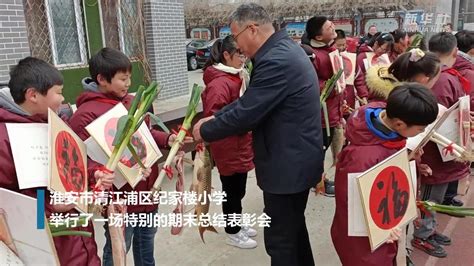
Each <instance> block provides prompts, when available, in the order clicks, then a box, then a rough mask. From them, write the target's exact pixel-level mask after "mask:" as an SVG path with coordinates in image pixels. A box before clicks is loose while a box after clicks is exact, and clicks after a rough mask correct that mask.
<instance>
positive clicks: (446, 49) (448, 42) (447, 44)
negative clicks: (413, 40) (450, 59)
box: [428, 32, 457, 55]
mask: <svg viewBox="0 0 474 266" xmlns="http://www.w3.org/2000/svg"><path fill="white" fill-rule="evenodd" d="M456 46H457V41H456V37H454V35H453V34H451V33H449V32H440V33H438V34H435V35H433V37H431V38H430V41H429V42H428V48H429V49H430V51H431V52H434V53H438V54H441V55H448V54H449V53H451V52H452V51H453V49H454V48H456Z"/></svg>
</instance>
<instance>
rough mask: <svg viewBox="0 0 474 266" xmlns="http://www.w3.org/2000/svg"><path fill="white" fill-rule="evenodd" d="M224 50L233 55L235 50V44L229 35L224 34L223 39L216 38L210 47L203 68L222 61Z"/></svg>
mask: <svg viewBox="0 0 474 266" xmlns="http://www.w3.org/2000/svg"><path fill="white" fill-rule="evenodd" d="M224 52H228V53H229V54H230V55H233V54H235V53H236V52H237V44H236V43H235V41H234V38H232V36H231V35H228V36H226V37H225V38H224V39H217V40H216V41H215V42H214V44H213V45H212V47H211V56H210V57H209V59H207V62H206V64H204V67H203V69H204V70H205V69H206V68H207V67H209V66H212V65H214V64H218V63H224Z"/></svg>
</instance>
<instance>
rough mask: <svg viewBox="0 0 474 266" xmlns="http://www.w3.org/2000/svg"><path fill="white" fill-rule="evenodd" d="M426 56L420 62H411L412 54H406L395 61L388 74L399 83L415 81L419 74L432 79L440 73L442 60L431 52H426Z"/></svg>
mask: <svg viewBox="0 0 474 266" xmlns="http://www.w3.org/2000/svg"><path fill="white" fill-rule="evenodd" d="M424 53H425V55H424V56H423V57H422V58H420V59H419V60H418V61H416V62H413V61H410V57H411V52H406V53H403V54H401V55H400V56H398V57H397V59H395V61H393V63H392V64H391V65H390V67H389V68H388V72H389V73H390V74H392V75H393V76H395V78H397V79H398V80H399V81H413V80H412V79H413V78H414V77H415V76H416V75H418V74H424V75H425V76H427V77H429V78H430V79H432V78H433V77H435V76H436V75H438V73H439V71H440V60H439V58H438V56H437V55H436V54H434V53H431V52H424Z"/></svg>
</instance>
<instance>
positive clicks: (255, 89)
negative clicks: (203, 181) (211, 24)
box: [193, 4, 323, 265]
mask: <svg viewBox="0 0 474 266" xmlns="http://www.w3.org/2000/svg"><path fill="white" fill-rule="evenodd" d="M230 28H231V32H232V36H233V37H234V39H235V41H236V43H237V46H238V47H239V50H240V52H241V53H243V54H244V55H246V56H247V57H249V58H252V61H253V66H254V67H253V71H252V73H251V80H250V84H249V87H248V89H247V91H246V92H245V94H244V95H243V96H242V97H241V98H240V99H239V100H237V101H235V102H234V103H232V104H230V105H228V106H226V107H225V108H223V109H222V110H221V111H220V112H218V113H216V115H215V117H214V116H211V117H208V118H204V119H201V120H200V121H198V122H197V123H196V125H195V126H194V129H193V135H194V137H195V139H196V140H198V141H199V140H201V139H202V140H204V141H206V142H212V141H216V140H219V139H222V138H225V137H228V136H231V135H239V134H243V133H245V132H248V131H252V132H253V148H254V153H255V158H254V162H255V171H256V175H257V184H258V186H259V187H260V188H261V189H262V190H263V197H264V204H265V209H264V212H265V213H266V214H267V215H268V216H270V217H271V224H270V227H266V228H265V229H264V238H265V248H266V250H267V253H268V254H269V255H270V256H271V260H272V265H314V260H313V255H312V251H311V245H310V242H309V237H308V231H307V229H306V222H305V216H304V211H305V208H306V204H307V200H308V194H309V189H310V188H311V187H314V186H316V184H317V183H318V182H319V181H320V179H321V175H322V172H323V158H322V156H323V148H322V131H321V120H320V119H321V116H320V104H319V87H318V82H317V76H316V73H315V71H314V68H313V66H312V65H311V62H310V61H309V60H308V57H307V55H306V54H305V52H304V51H303V49H301V47H300V46H299V45H298V44H297V43H295V42H294V41H293V40H291V39H290V38H289V37H288V35H287V33H286V31H285V30H282V31H279V32H275V30H274V28H273V26H272V21H271V19H270V17H269V16H268V14H267V12H266V11H265V10H264V9H263V8H262V7H261V6H259V5H256V4H243V5H241V6H240V7H238V8H237V10H236V11H235V12H234V13H233V14H232V16H231V23H230Z"/></svg>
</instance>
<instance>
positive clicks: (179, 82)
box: [144, 0, 189, 99]
mask: <svg viewBox="0 0 474 266" xmlns="http://www.w3.org/2000/svg"><path fill="white" fill-rule="evenodd" d="M144 8H145V38H146V53H147V57H148V60H149V62H150V67H151V72H152V73H151V76H152V79H153V80H156V81H158V82H159V83H160V84H162V85H163V86H164V88H163V90H162V91H161V93H160V96H159V99H168V98H173V97H177V96H182V95H187V94H188V93H189V88H188V74H187V63H186V61H187V60H186V46H185V27H184V6H183V0H145V2H144Z"/></svg>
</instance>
